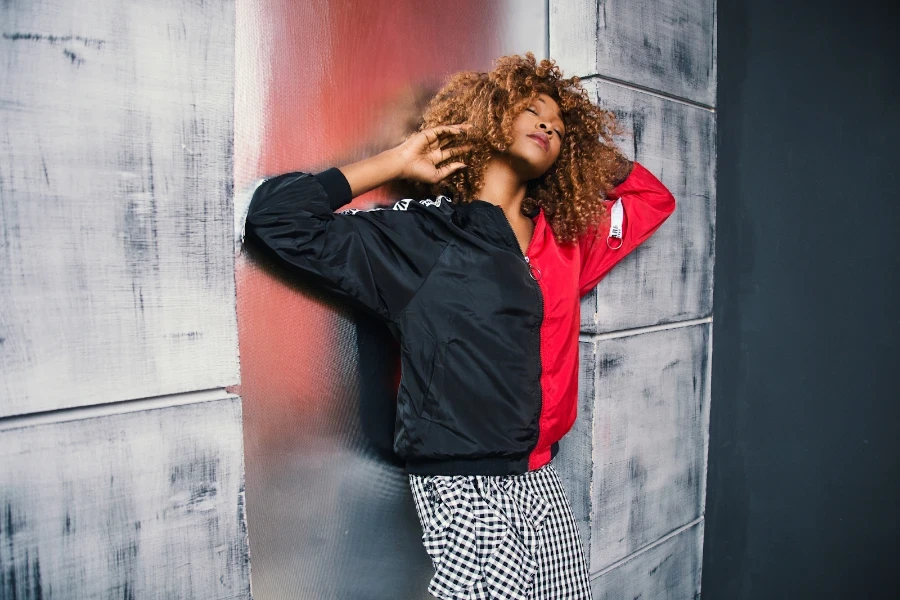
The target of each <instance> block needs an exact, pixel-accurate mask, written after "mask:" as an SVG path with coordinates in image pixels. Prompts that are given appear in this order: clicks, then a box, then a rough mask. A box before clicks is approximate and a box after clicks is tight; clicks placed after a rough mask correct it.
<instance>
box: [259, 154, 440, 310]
mask: <svg viewBox="0 0 900 600" xmlns="http://www.w3.org/2000/svg"><path fill="white" fill-rule="evenodd" d="M351 199H352V197H351V192H350V185H349V184H348V183H347V180H346V178H344V176H343V174H342V173H341V172H340V171H339V170H338V169H329V170H327V171H324V172H322V173H319V174H317V175H311V174H309V173H300V172H297V173H286V174H284V175H279V176H277V177H273V178H271V179H268V180H265V181H263V182H262V183H261V184H260V185H259V186H258V187H257V188H256V190H255V191H254V193H253V198H252V200H251V201H250V207H249V211H248V214H247V221H246V224H245V239H246V240H247V241H249V242H251V243H253V244H255V245H257V246H260V247H261V248H262V249H263V250H265V251H266V252H267V253H269V254H272V255H274V256H275V257H276V258H277V260H278V261H279V262H281V263H282V264H284V265H285V266H286V267H288V268H289V269H291V270H292V271H294V272H297V273H299V274H303V275H312V276H314V277H316V278H318V279H319V280H320V281H321V282H322V283H323V284H324V286H325V287H326V288H328V289H330V290H331V291H332V292H334V293H336V294H338V295H340V296H342V297H345V298H350V299H352V300H355V301H357V302H359V303H361V304H362V305H363V306H365V307H366V308H368V309H370V310H372V311H374V312H375V313H377V314H378V315H379V316H381V317H383V318H384V319H387V320H393V319H394V318H395V317H396V316H397V315H398V314H399V313H400V312H402V311H403V309H404V308H405V307H406V305H407V304H408V303H409V302H410V300H412V298H413V297H414V296H415V294H416V292H417V291H418V290H419V287H420V286H421V285H422V284H423V283H424V281H425V279H426V278H427V276H428V274H429V272H430V271H431V269H432V268H433V267H434V265H435V264H436V263H437V260H438V258H439V257H440V255H441V252H442V251H443V250H444V248H445V247H446V245H447V243H446V241H444V240H443V239H442V238H443V237H444V236H440V235H439V233H438V231H437V230H436V228H437V227H439V225H438V222H437V221H436V220H435V219H433V218H429V215H428V214H427V211H426V210H391V209H373V210H366V211H346V212H337V213H336V212H334V211H335V210H336V209H337V208H339V207H341V206H343V205H344V204H346V203H348V202H350V200H351ZM398 206H402V207H404V208H406V206H408V203H398Z"/></svg>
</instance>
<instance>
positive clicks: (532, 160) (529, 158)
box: [510, 152, 553, 181]
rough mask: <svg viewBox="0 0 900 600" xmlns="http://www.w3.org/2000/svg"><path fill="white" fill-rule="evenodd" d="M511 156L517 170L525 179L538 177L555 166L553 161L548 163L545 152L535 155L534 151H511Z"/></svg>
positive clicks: (529, 179)
mask: <svg viewBox="0 0 900 600" xmlns="http://www.w3.org/2000/svg"><path fill="white" fill-rule="evenodd" d="M510 158H512V159H513V164H514V165H515V167H516V171H517V172H518V173H519V175H520V177H521V178H522V180H523V181H531V180H532V179H538V178H539V177H542V176H543V175H544V174H545V173H546V172H547V171H549V170H550V167H552V166H553V163H550V164H549V165H548V164H547V162H546V161H547V157H546V156H545V155H543V154H542V155H540V156H535V155H534V153H531V152H521V153H519V152H516V153H514V154H512V153H511V154H510Z"/></svg>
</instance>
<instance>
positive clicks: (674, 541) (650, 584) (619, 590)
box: [591, 521, 703, 600]
mask: <svg viewBox="0 0 900 600" xmlns="http://www.w3.org/2000/svg"><path fill="white" fill-rule="evenodd" d="M702 552H703V521H700V522H699V523H697V524H696V525H693V526H691V527H689V528H687V529H685V530H684V531H681V532H679V533H677V534H676V535H674V536H672V537H671V538H669V539H667V540H665V541H663V542H662V543H660V544H659V545H658V546H654V547H653V548H649V549H647V550H646V551H644V552H641V553H640V554H637V555H636V556H634V557H632V558H630V559H628V560H627V561H625V562H623V563H622V564H620V565H617V566H616V567H615V568H613V569H610V570H609V571H607V572H606V573H604V574H603V575H601V576H599V577H597V578H596V579H594V580H593V581H591V591H592V592H593V596H594V600H622V599H623V598H626V599H631V598H634V599H637V598H640V600H656V599H659V600H670V599H672V600H689V599H691V598H693V599H695V600H696V599H697V598H700V576H701V568H702V565H703V561H702V558H701V557H702Z"/></svg>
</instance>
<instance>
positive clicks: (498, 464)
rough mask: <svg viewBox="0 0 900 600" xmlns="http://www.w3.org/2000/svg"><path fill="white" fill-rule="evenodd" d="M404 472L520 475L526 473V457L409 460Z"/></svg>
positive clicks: (417, 473) (414, 473) (418, 473)
mask: <svg viewBox="0 0 900 600" xmlns="http://www.w3.org/2000/svg"><path fill="white" fill-rule="evenodd" d="M406 470H407V472H408V473H411V474H413V475H521V474H523V473H527V472H528V457H527V456H524V457H522V458H450V459H427V458H410V459H407V460H406Z"/></svg>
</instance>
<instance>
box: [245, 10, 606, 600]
mask: <svg viewBox="0 0 900 600" xmlns="http://www.w3.org/2000/svg"><path fill="white" fill-rule="evenodd" d="M545 10H546V3H545V2H544V0H528V1H522V0H503V1H500V2H482V1H479V0H463V1H454V2H449V3H431V2H413V1H402V2H397V1H395V0H374V1H373V0H349V1H347V0H322V1H317V2H295V1H293V0H265V1H263V2H251V1H250V0H239V1H238V3H237V15H238V21H237V32H238V38H237V52H236V56H237V64H236V73H237V81H236V92H237V93H236V108H235V114H236V130H235V178H236V181H237V186H238V187H237V189H238V190H239V191H240V192H241V193H239V194H237V198H236V211H235V212H236V214H237V215H242V214H243V212H244V211H245V209H246V206H247V204H248V203H249V200H250V196H249V195H248V194H245V193H244V192H245V191H246V190H248V189H249V188H250V187H251V186H252V184H253V182H254V181H256V180H257V179H258V178H259V177H262V176H265V175H272V174H277V173H280V172H285V171H289V170H306V171H315V170H318V169H321V168H323V167H329V166H334V165H341V164H346V163H348V162H352V161H353V160H356V159H358V158H360V157H362V156H370V155H371V154H373V153H375V152H378V151H380V150H382V149H385V148H387V147H389V146H391V145H393V144H396V143H399V141H402V139H403V136H404V134H405V133H406V132H408V131H409V128H410V127H411V126H412V125H413V124H414V123H415V121H416V119H417V118H418V117H419V116H420V114H421V109H422V107H423V104H424V102H425V100H427V98H428V97H429V94H430V93H431V92H433V91H435V90H436V89H437V87H438V86H439V85H440V84H441V83H442V80H443V78H444V77H446V76H447V75H449V74H450V73H453V72H456V71H459V70H463V69H477V70H485V69H489V68H490V67H491V61H492V60H493V59H495V58H497V57H498V56H501V55H504V54H509V53H514V52H517V53H523V52H525V51H526V50H533V51H534V52H535V54H536V55H537V56H539V57H540V56H543V55H545V54H546V49H545V44H546V26H547V20H546V15H545ZM392 199H397V198H396V196H391V195H390V192H388V191H385V190H382V191H379V192H376V193H374V194H369V195H367V196H364V197H362V198H360V199H357V201H356V202H355V206H356V207H358V208H363V207H367V206H370V205H371V203H372V202H375V201H382V202H384V201H387V200H392ZM238 221H240V219H238ZM236 269H237V271H236V276H237V288H238V316H239V329H240V346H241V367H242V383H241V389H240V393H241V396H242V397H243V398H244V401H245V415H244V416H245V435H246V441H247V444H246V447H247V454H246V461H247V502H248V514H249V525H250V536H251V542H252V544H253V574H252V577H253V593H254V597H255V598H257V600H272V599H281V598H284V599H288V598H290V599H292V600H293V599H297V598H303V599H310V600H329V599H335V600H345V599H348V598H349V599H356V598H366V599H370V600H377V599H380V598H384V599H391V600H393V599H395V598H404V599H407V598H410V599H415V598H418V599H422V600H425V599H427V598H429V597H430V596H429V595H428V593H427V591H426V587H427V584H428V581H429V579H430V578H431V576H432V575H433V569H432V566H431V562H430V559H429V558H428V555H427V554H426V553H425V550H424V548H423V547H422V542H421V529H420V525H419V522H418V519H417V517H416V514H415V511H414V507H413V503H412V498H411V495H410V492H409V484H408V481H407V478H406V475H405V473H404V472H403V471H402V469H401V468H399V467H397V466H394V465H392V464H391V463H389V462H387V460H386V458H385V457H384V454H381V453H379V445H378V444H377V443H373V441H372V436H374V437H375V438H377V441H378V442H380V443H382V444H386V445H389V442H390V438H391V437H392V429H393V419H392V418H391V417H390V416H389V413H390V410H391V409H392V407H393V403H394V399H393V398H392V395H394V396H395V395H396V385H394V387H393V390H391V389H390V388H391V383H392V382H391V381H385V379H386V378H387V379H390V377H385V375H386V374H388V375H389V374H392V373H393V372H394V369H395V368H396V363H394V362H392V357H393V356H394V355H393V354H392V349H393V340H392V339H391V338H390V336H389V335H387V332H386V330H384V329H379V328H378V327H377V326H376V325H375V324H373V323H372V322H370V321H367V320H365V319H364V318H362V317H361V316H360V317H359V319H358V320H357V316H356V315H353V314H352V313H351V312H350V311H349V309H348V308H347V307H346V306H341V307H336V306H334V305H333V304H332V303H331V299H329V298H326V297H324V296H323V295H322V294H321V293H320V292H319V291H318V290H317V289H316V288H314V287H312V286H311V285H310V283H309V282H298V281H294V280H292V279H291V278H289V277H285V276H284V273H279V272H278V271H277V270H274V269H271V268H270V267H269V266H266V265H262V264H260V263H258V262H256V261H254V260H252V259H251V257H250V256H249V253H247V254H245V255H242V256H241V257H240V258H239V260H238V263H237V266H236ZM373 403H374V404H376V405H377V406H375V407H374V408H375V409H374V410H372V408H373V406H372V404H373ZM361 405H363V408H362V409H361V408H360V407H361ZM385 415H388V418H387V419H385V418H384V417H385ZM383 447H384V446H381V449H383ZM587 473H589V470H587V471H585V472H584V474H585V475H587Z"/></svg>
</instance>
